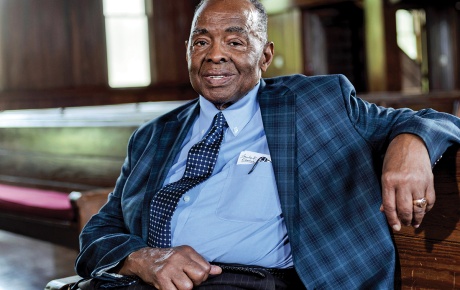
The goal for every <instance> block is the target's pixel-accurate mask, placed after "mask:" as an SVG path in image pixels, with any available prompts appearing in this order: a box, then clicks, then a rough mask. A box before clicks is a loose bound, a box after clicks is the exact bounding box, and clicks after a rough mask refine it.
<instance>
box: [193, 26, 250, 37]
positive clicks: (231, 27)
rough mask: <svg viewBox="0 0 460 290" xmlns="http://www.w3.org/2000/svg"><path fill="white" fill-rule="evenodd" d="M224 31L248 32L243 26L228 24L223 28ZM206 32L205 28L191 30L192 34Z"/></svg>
mask: <svg viewBox="0 0 460 290" xmlns="http://www.w3.org/2000/svg"><path fill="white" fill-rule="evenodd" d="M225 32H230V33H232V32H236V33H241V34H244V35H247V34H248V32H247V31H246V30H245V29H244V28H243V27H240V26H230V27H228V28H226V29H225ZM208 33H209V31H208V30H207V29H206V28H197V29H195V30H193V32H192V34H193V35H203V34H208Z"/></svg>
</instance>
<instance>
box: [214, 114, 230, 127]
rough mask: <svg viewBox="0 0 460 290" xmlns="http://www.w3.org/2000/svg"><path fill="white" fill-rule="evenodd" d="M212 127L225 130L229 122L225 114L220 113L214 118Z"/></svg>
mask: <svg viewBox="0 0 460 290" xmlns="http://www.w3.org/2000/svg"><path fill="white" fill-rule="evenodd" d="M212 126H215V127H217V128H223V127H225V126H227V121H226V120H225V117H224V114H223V113H222V112H219V113H217V114H216V115H215V116H214V121H213V124H212Z"/></svg>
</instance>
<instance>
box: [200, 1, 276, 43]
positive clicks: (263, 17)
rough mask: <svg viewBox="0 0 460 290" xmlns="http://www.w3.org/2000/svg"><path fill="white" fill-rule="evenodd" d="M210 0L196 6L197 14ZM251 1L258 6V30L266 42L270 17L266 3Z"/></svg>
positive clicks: (255, 6)
mask: <svg viewBox="0 0 460 290" xmlns="http://www.w3.org/2000/svg"><path fill="white" fill-rule="evenodd" d="M207 1H208V0H201V1H200V3H199V4H198V5H197V6H196V8H195V15H196V13H197V11H198V9H200V7H201V6H203V4H204V3H205V2H207ZM248 1H249V2H251V4H252V5H254V8H256V10H257V13H258V14H259V22H258V23H257V31H258V32H260V33H262V36H263V39H264V42H266V41H267V37H268V36H267V25H268V17H267V11H265V7H264V5H262V3H260V1H259V0H248Z"/></svg>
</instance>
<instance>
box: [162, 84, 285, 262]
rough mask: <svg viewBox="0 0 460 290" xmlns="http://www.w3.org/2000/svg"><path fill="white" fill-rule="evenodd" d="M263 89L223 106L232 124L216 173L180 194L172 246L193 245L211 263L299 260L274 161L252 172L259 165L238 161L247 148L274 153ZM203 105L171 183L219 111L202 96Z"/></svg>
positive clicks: (259, 166) (230, 124) (171, 176)
mask: <svg viewBox="0 0 460 290" xmlns="http://www.w3.org/2000/svg"><path fill="white" fill-rule="evenodd" d="M258 89H259V84H258V85H257V86H256V87H255V88H254V89H253V90H251V91H250V92H249V93H248V94H247V95H246V96H245V97H244V98H242V99H241V100H239V101H238V102H236V103H235V104H233V105H231V106H230V107H228V108H227V109H225V110H224V111H223V114H224V116H225V119H226V120H227V123H228V125H229V127H228V129H227V130H226V132H225V135H224V139H223V141H222V145H221V148H220V152H219V156H218V158H217V162H216V165H215V168H214V172H213V174H212V176H211V177H210V178H209V179H207V180H206V181H205V182H203V183H201V184H199V185H198V186H196V187H195V188H193V189H191V190H190V191H188V192H187V193H185V194H184V195H183V196H182V198H181V199H180V201H179V204H178V207H177V209H176V211H175V212H174V215H173V218H172V221H171V229H172V246H180V245H189V246H191V247H193V248H194V249H195V250H196V251H197V252H198V253H200V254H201V255H202V256H203V257H204V258H205V259H206V260H208V261H210V262H221V263H237V264H244V265H258V266H263V267H270V268H285V267H290V266H292V265H293V262H292V256H291V248H290V245H289V241H288V237H287V231H286V226H285V224H284V220H283V216H282V213H281V206H280V202H279V197H278V191H277V189H276V182H275V176H274V173H273V168H272V164H271V162H260V163H258V164H257V166H256V168H255V169H254V171H253V172H252V173H251V174H248V172H249V171H250V170H251V168H252V167H253V164H237V163H238V159H239V156H240V154H241V152H243V151H249V153H247V154H249V155H251V154H257V153H262V154H267V155H269V154H270V152H269V150H268V144H267V139H266V136H265V132H264V129H263V123H262V116H261V114H260V108H259V104H258V102H257V91H258ZM200 107H201V109H200V115H199V117H198V118H197V119H196V120H195V123H194V124H193V126H192V128H191V130H190V132H189V133H188V136H187V137H186V139H185V140H184V143H183V144H182V149H181V151H180V153H179V155H178V156H177V157H176V160H175V162H174V165H173V166H172V168H171V170H170V171H169V173H168V176H167V178H166V181H165V184H167V183H170V182H174V181H176V180H179V179H180V178H181V177H182V175H183V173H184V171H185V164H186V160H187V153H188V151H189V149H190V148H191V147H192V146H193V145H194V144H195V143H197V142H198V141H200V140H201V139H202V138H203V137H204V135H205V134H206V133H207V131H208V130H209V127H210V125H211V123H212V119H213V118H214V116H215V114H217V113H218V112H219V111H218V110H217V108H216V107H215V106H214V105H213V104H212V103H210V102H209V101H207V100H206V99H205V98H203V97H202V96H200ZM251 152H253V153H251Z"/></svg>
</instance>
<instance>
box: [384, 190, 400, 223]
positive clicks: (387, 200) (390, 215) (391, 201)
mask: <svg viewBox="0 0 460 290" xmlns="http://www.w3.org/2000/svg"><path fill="white" fill-rule="evenodd" d="M382 187H383V188H382V190H383V193H382V199H383V200H382V206H383V211H384V212H385V216H386V217H387V221H388V224H389V225H390V226H391V227H392V228H393V230H395V231H399V230H401V223H400V221H399V218H398V215H397V213H396V200H395V194H396V193H395V191H394V189H393V188H388V187H387V186H385V183H383V186H382Z"/></svg>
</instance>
